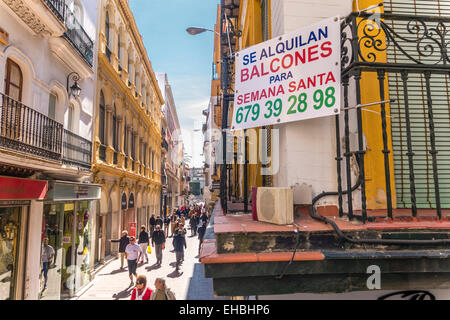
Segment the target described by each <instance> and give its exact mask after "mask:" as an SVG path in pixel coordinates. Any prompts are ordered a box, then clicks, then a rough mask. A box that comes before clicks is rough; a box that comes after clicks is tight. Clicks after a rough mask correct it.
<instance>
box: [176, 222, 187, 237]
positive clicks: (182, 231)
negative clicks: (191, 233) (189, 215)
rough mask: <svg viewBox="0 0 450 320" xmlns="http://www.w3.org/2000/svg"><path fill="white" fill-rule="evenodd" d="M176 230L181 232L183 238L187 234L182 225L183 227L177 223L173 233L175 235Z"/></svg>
mask: <svg viewBox="0 0 450 320" xmlns="http://www.w3.org/2000/svg"><path fill="white" fill-rule="evenodd" d="M177 230H179V231H181V233H182V234H183V236H185V235H186V233H187V230H186V228H185V227H184V225H183V224H182V223H181V222H178V223H177V227H176V228H175V233H177Z"/></svg>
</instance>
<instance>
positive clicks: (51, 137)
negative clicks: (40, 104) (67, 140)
mask: <svg viewBox="0 0 450 320" xmlns="http://www.w3.org/2000/svg"><path fill="white" fill-rule="evenodd" d="M0 97H1V101H0V103H1V105H0V146H2V147H4V148H7V149H11V150H15V151H19V152H23V153H27V154H31V155H35V156H37V157H42V158H47V159H51V160H57V161H59V160H61V149H62V133H63V125H62V124H60V123H58V122H56V121H54V120H52V119H50V118H48V117H47V116H45V115H43V114H41V113H39V112H37V111H35V110H33V109H31V108H30V107H27V106H25V105H24V104H22V103H20V102H18V101H15V100H13V99H11V98H10V97H8V96H6V95H4V94H0Z"/></svg>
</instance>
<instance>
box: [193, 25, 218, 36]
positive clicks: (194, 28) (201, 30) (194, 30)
mask: <svg viewBox="0 0 450 320" xmlns="http://www.w3.org/2000/svg"><path fill="white" fill-rule="evenodd" d="M186 31H187V33H189V34H190V35H192V36H195V35H197V34H200V33H203V32H206V31H211V32H214V33H216V34H218V35H219V36H220V33H218V32H217V31H214V30H210V29H206V28H199V27H189V28H187V29H186Z"/></svg>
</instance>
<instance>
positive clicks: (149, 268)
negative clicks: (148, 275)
mask: <svg viewBox="0 0 450 320" xmlns="http://www.w3.org/2000/svg"><path fill="white" fill-rule="evenodd" d="M159 268H161V266H159V265H157V264H156V263H155V264H154V265H152V266H149V267H146V268H145V270H147V271H152V270H156V269H159Z"/></svg>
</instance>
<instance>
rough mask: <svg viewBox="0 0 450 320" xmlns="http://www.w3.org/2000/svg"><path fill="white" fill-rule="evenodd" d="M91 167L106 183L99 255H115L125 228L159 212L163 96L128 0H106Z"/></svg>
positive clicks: (130, 229)
mask: <svg viewBox="0 0 450 320" xmlns="http://www.w3.org/2000/svg"><path fill="white" fill-rule="evenodd" d="M100 11H101V14H100V23H99V34H98V36H99V53H98V65H99V68H98V83H97V91H96V99H95V108H96V118H95V123H96V130H95V140H94V156H93V173H94V179H95V181H96V183H99V184H101V185H102V194H101V201H100V204H99V208H98V210H99V215H98V216H97V234H98V238H97V239H96V245H97V246H98V247H99V250H98V255H97V256H96V257H95V259H96V261H98V262H104V261H105V259H106V257H109V256H114V255H115V254H116V253H117V252H118V246H117V245H115V244H112V245H111V244H110V243H109V242H108V240H109V239H118V238H119V237H120V234H121V231H122V230H127V231H128V233H129V234H130V235H136V233H137V231H138V230H139V228H140V226H141V225H145V226H148V224H149V218H150V217H151V215H152V214H155V215H158V214H159V210H160V199H161V117H162V112H161V106H162V105H163V104H164V98H163V96H162V94H161V91H160V90H159V87H158V83H157V79H156V77H155V73H154V72H153V69H152V65H151V63H150V61H149V58H148V55H147V51H146V48H145V47H144V44H143V40H142V37H141V35H140V33H139V30H138V28H137V25H136V22H135V20H134V17H133V14H132V12H131V9H130V7H129V3H128V1H126V0H102V1H101V7H100Z"/></svg>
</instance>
